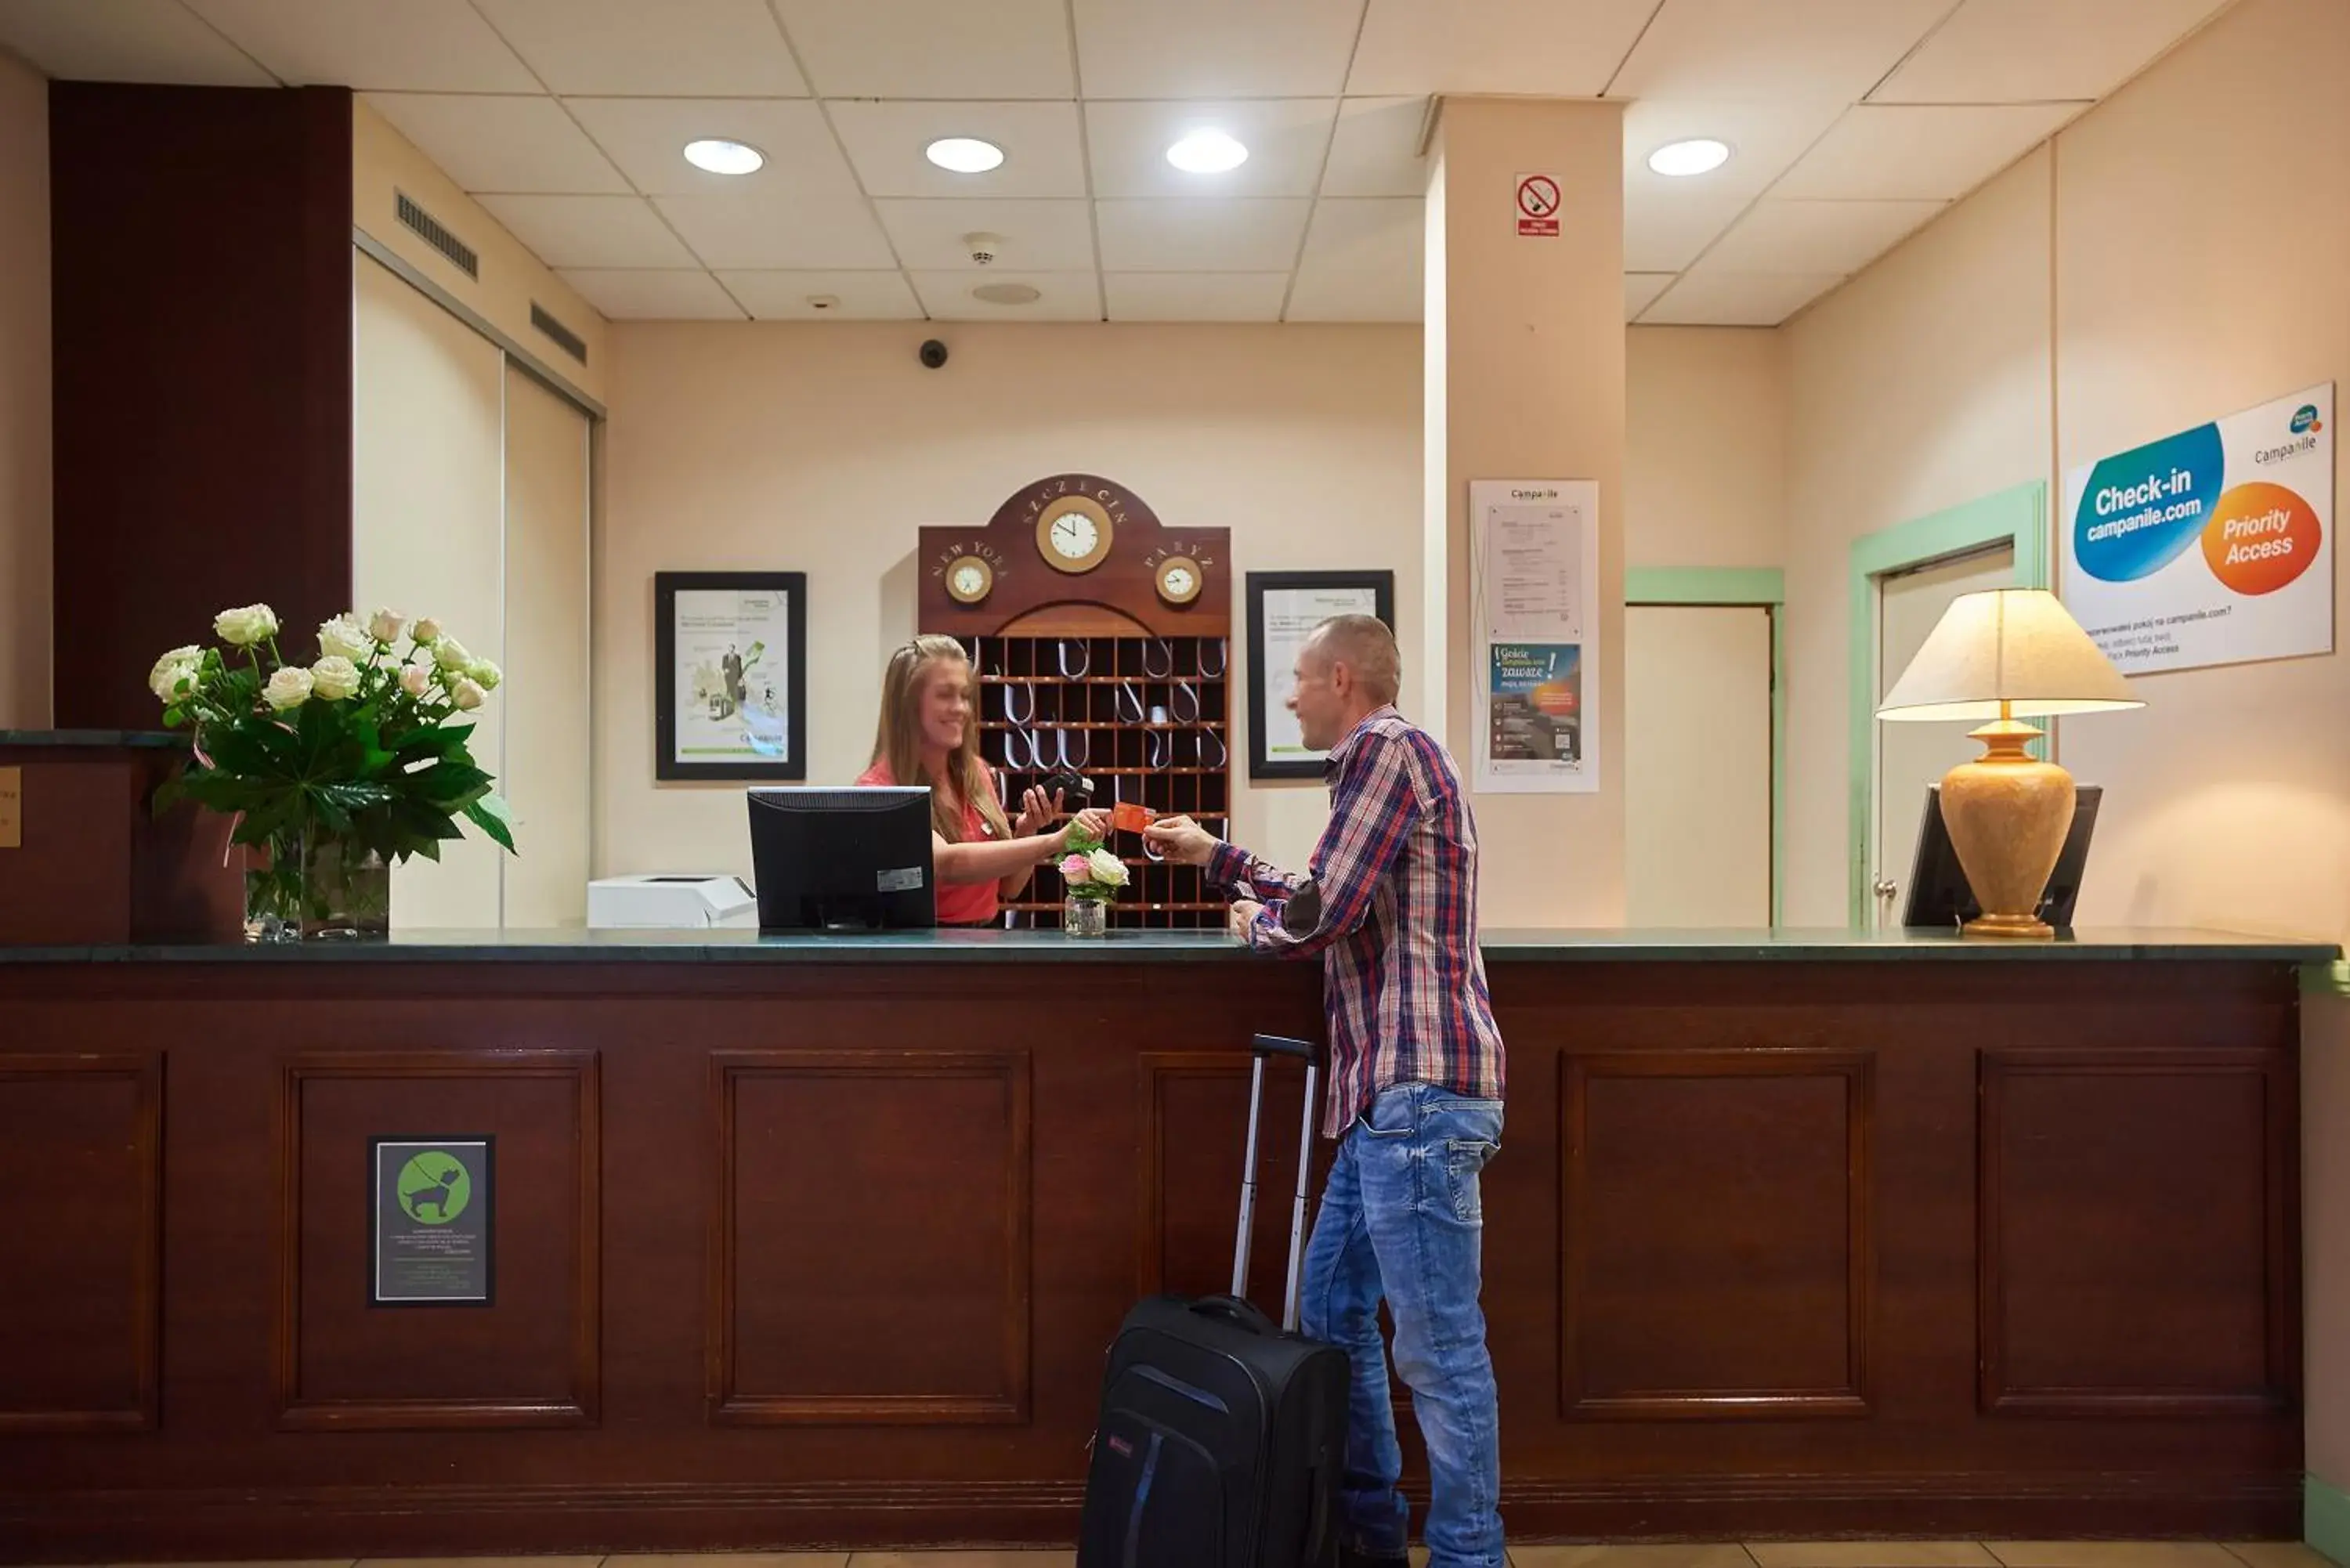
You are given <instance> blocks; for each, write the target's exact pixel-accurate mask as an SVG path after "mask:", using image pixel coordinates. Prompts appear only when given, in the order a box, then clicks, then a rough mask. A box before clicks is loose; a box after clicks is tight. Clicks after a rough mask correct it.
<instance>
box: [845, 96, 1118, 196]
mask: <svg viewBox="0 0 2350 1568" xmlns="http://www.w3.org/2000/svg"><path fill="white" fill-rule="evenodd" d="M825 112H826V113H827V114H829V115H830V116H831V117H832V125H833V129H834V130H837V131H838V132H839V133H840V141H841V145H842V146H843V147H845V148H847V151H848V161H849V164H850V166H851V167H853V168H854V169H855V170H856V171H857V178H858V180H859V181H860V182H862V183H863V184H864V186H865V189H866V190H867V191H868V192H871V193H873V194H874V195H876V196H948V197H961V196H1083V195H1086V194H1087V190H1086V153H1085V141H1084V139H1083V137H1082V136H1080V135H1079V134H1078V128H1077V106H1076V104H1074V103H1045V102H1015V103H1006V102H995V103H965V102H950V103H931V102H913V103H873V102H867V101H861V100H860V101H850V100H847V99H841V100H838V101H836V102H832V103H827V104H826V105H825ZM948 136H971V137H976V138H978V139H979V140H982V141H992V142H993V143H994V144H995V145H996V146H997V147H999V148H1001V149H1002V150H1003V162H1002V163H999V164H998V165H996V166H995V167H994V168H993V169H991V170H989V171H987V172H986V173H984V174H958V173H956V172H954V171H952V170H951V169H941V168H940V167H939V166H938V165H937V164H935V163H933V162H931V161H930V159H928V158H927V157H925V156H924V155H923V150H924V149H925V148H927V147H929V146H930V144H931V142H933V141H936V140H939V139H941V137H948Z"/></svg>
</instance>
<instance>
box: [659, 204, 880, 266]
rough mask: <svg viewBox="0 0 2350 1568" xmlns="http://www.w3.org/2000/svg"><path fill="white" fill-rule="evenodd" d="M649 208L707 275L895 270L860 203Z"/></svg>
mask: <svg viewBox="0 0 2350 1568" xmlns="http://www.w3.org/2000/svg"><path fill="white" fill-rule="evenodd" d="M653 204H654V205H655V206H657V207H659V208H660V212H661V216H663V217H665V218H667V219H668V220H669V221H670V223H671V226H673V227H674V228H675V229H676V230H677V232H678V233H679V234H681V235H682V236H683V237H684V239H685V243H686V244H690V245H691V246H692V247H693V250H694V254H697V255H699V256H700V257H701V258H702V262H703V263H704V264H705V265H708V266H710V267H712V269H715V268H719V267H743V268H754V267H781V268H786V269H793V270H799V269H810V270H819V271H830V272H846V271H854V270H857V269H858V268H863V267H886V266H894V265H897V262H896V258H895V257H893V256H892V255H891V254H889V237H888V236H887V235H885V234H882V232H881V225H880V224H879V223H875V222H874V221H873V214H872V213H871V212H870V211H869V210H868V207H867V206H866V202H865V198H864V197H862V196H845V197H814V196H798V195H792V194H788V193H775V192H743V193H742V194H740V195H734V194H731V193H730V194H727V195H719V196H657V197H655V198H654V199H653Z"/></svg>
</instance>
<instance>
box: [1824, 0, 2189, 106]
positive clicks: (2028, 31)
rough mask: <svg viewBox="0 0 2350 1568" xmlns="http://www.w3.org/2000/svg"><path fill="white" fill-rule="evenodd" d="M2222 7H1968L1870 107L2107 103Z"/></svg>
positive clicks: (2094, 1)
mask: <svg viewBox="0 0 2350 1568" xmlns="http://www.w3.org/2000/svg"><path fill="white" fill-rule="evenodd" d="M2221 9H2224V7H2223V6H2222V5H2220V4H2219V0H1967V3H1966V4H1965V5H1961V6H1960V7H1959V11H1958V14H1957V15H1956V16H1952V17H1951V18H1950V20H1949V21H1948V22H1946V23H1944V24H1943V25H1942V26H1941V27H1940V28H1939V29H1938V30H1937V31H1936V32H1935V34H1934V36H1932V37H1931V38H1929V39H1928V40H1927V41H1926V43H1925V46H1924V47H1921V48H1920V49H1918V52H1917V53H1916V54H1914V55H1912V56H1910V57H1909V58H1908V59H1907V60H1905V61H1903V62H1902V65H1901V68H1900V69H1899V70H1898V71H1896V72H1894V73H1893V75H1892V77H1891V78H1890V79H1888V80H1887V82H1886V83H1885V85H1884V86H1882V87H1880V88H1877V90H1876V91H1875V92H1873V93H1871V94H1869V98H1868V100H1869V102H1871V103H2038V102H2047V101H2052V100H2058V99H2095V98H2103V97H2104V96H2105V95H2106V93H2109V92H2111V91H2113V89H2114V88H2117V87H2119V86H2121V84H2122V83H2123V82H2125V81H2126V80H2128V79H2129V78H2130V77H2131V76H2133V75H2135V74H2136V73H2137V70H2138V69H2139V67H2143V66H2144V65H2145V64H2146V63H2147V61H2149V60H2151V59H2153V58H2154V57H2155V56H2157V55H2158V54H2160V53H2161V52H2162V51H2163V50H2164V49H2166V48H2168V47H2170V46H2171V45H2172V44H2174V43H2176V42H2178V40H2179V39H2180V38H2182V37H2184V36H2186V35H2187V34H2188V33H2189V32H2191V31H2193V30H2194V29H2195V28H2196V27H2197V26H2199V25H2200V24H2201V23H2202V22H2203V20H2204V19H2205V18H2206V17H2208V16H2210V15H2211V14H2212V13H2213V12H2215V11H2218V10H2221Z"/></svg>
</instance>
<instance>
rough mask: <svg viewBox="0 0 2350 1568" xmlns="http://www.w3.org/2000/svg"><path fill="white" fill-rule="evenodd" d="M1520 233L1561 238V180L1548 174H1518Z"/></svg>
mask: <svg viewBox="0 0 2350 1568" xmlns="http://www.w3.org/2000/svg"><path fill="white" fill-rule="evenodd" d="M1517 203H1518V235H1519V237H1520V238H1521V239H1523V238H1527V237H1529V236H1531V237H1533V238H1534V239H1543V240H1555V239H1556V238H1558V182H1557V181H1556V180H1555V179H1553V178H1552V177H1551V176H1549V175H1547V174H1521V175H1519V176H1518V197H1517Z"/></svg>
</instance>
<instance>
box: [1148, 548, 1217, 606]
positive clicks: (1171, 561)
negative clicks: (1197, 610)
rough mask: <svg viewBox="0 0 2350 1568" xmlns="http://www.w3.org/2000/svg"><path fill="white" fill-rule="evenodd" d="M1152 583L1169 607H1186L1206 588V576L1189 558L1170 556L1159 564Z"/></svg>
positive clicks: (1197, 564) (1198, 565) (1197, 563)
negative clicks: (1155, 584)
mask: <svg viewBox="0 0 2350 1568" xmlns="http://www.w3.org/2000/svg"><path fill="white" fill-rule="evenodd" d="M1154 581H1155V582H1156V583H1157V585H1158V588H1159V597H1160V598H1162V599H1164V600H1166V601H1167V602H1168V603H1169V604H1170V605H1188V604H1190V603H1191V601H1192V600H1193V599H1196V598H1198V597H1200V590H1201V588H1203V587H1207V583H1208V574H1207V573H1206V572H1204V571H1202V570H1201V568H1200V563H1199V562H1197V561H1195V560H1193V559H1192V558H1191V556H1168V557H1167V558H1166V559H1165V560H1163V561H1161V562H1159V570H1158V572H1157V574H1156V576H1155V578H1154Z"/></svg>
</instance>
